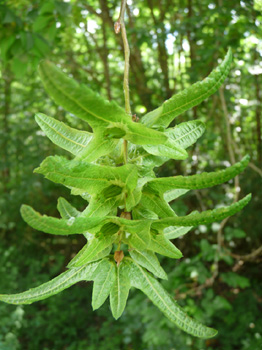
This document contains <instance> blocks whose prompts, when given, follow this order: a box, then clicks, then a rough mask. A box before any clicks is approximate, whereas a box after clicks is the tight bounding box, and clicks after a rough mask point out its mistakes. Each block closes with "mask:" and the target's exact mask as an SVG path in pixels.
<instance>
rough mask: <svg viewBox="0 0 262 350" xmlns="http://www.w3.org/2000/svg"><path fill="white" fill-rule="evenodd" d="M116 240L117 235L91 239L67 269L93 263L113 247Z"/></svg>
mask: <svg viewBox="0 0 262 350" xmlns="http://www.w3.org/2000/svg"><path fill="white" fill-rule="evenodd" d="M115 240H116V235H103V236H101V237H98V238H95V237H94V238H91V239H90V240H89V241H88V243H87V244H86V245H85V246H84V247H83V248H82V249H81V250H80V252H79V253H78V254H77V255H76V256H75V257H74V258H73V259H72V260H71V261H70V263H69V264H68V266H67V267H69V268H72V267H78V266H82V265H85V264H87V263H88V262H90V261H92V260H93V259H94V258H96V256H97V255H98V254H99V253H101V252H102V251H104V250H105V249H106V248H108V247H110V246H112V243H113V242H114V241H115Z"/></svg>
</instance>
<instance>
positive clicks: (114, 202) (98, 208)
mask: <svg viewBox="0 0 262 350" xmlns="http://www.w3.org/2000/svg"><path fill="white" fill-rule="evenodd" d="M119 203H120V198H119V196H117V197H113V198H107V199H105V198H103V197H100V196H99V195H98V196H94V197H92V199H91V201H90V202H89V205H88V206H87V208H86V209H85V210H84V211H83V212H82V216H83V217H95V216H100V217H101V216H106V215H111V212H112V211H113V210H115V211H116V209H117V206H118V205H119ZM112 215H114V214H112Z"/></svg>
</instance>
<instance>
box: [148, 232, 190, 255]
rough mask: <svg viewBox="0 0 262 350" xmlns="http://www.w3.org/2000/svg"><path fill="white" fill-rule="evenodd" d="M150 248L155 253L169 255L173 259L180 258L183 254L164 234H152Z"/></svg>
mask: <svg viewBox="0 0 262 350" xmlns="http://www.w3.org/2000/svg"><path fill="white" fill-rule="evenodd" d="M148 249H149V250H152V251H153V252H155V253H158V254H161V255H164V256H168V257H169V258H172V259H180V258H181V257H182V256H183V255H182V253H181V251H180V250H179V249H177V247H176V246H175V245H174V244H173V243H171V242H170V241H169V240H168V239H167V238H166V237H165V236H164V234H158V235H154V234H152V235H151V240H150V243H149V245H148Z"/></svg>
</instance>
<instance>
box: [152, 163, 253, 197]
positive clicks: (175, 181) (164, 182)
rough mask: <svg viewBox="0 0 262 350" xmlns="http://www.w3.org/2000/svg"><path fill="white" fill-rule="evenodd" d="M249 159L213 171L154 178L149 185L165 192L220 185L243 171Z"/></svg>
mask: <svg viewBox="0 0 262 350" xmlns="http://www.w3.org/2000/svg"><path fill="white" fill-rule="evenodd" d="M249 159H250V158H249V156H245V157H244V158H243V159H242V160H241V162H239V163H236V164H234V165H232V166H231V167H228V168H227V169H225V170H220V171H216V172H212V173H202V174H196V175H192V176H174V177H165V178H157V179H152V180H150V181H149V182H148V183H147V186H148V187H150V188H152V189H154V190H155V191H159V192H160V193H164V192H166V191H170V190H172V189H174V188H179V189H181V188H183V189H189V190H196V189H201V188H207V187H211V186H215V185H219V184H222V183H224V182H226V181H228V180H230V179H232V178H233V177H235V176H236V175H238V174H239V173H241V172H242V171H243V170H244V169H245V168H246V167H247V165H248V162H249Z"/></svg>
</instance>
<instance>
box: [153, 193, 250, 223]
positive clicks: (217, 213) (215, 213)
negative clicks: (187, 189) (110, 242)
mask: <svg viewBox="0 0 262 350" xmlns="http://www.w3.org/2000/svg"><path fill="white" fill-rule="evenodd" d="M250 199H251V194H249V195H247V196H246V197H244V198H243V199H241V200H240V201H238V202H236V203H234V204H231V205H230V206H228V207H223V208H218V209H214V210H207V211H204V212H202V213H197V214H191V215H187V216H180V217H178V216H177V217H172V218H164V219H160V220H158V221H156V222H153V223H152V228H155V229H158V230H159V229H164V228H165V227H168V226H197V225H205V224H210V223H212V222H215V221H220V220H223V219H225V218H227V217H229V216H232V215H234V214H236V213H237V212H239V211H240V210H241V209H243V208H244V207H245V206H246V205H247V204H248V202H249V201H250Z"/></svg>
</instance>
